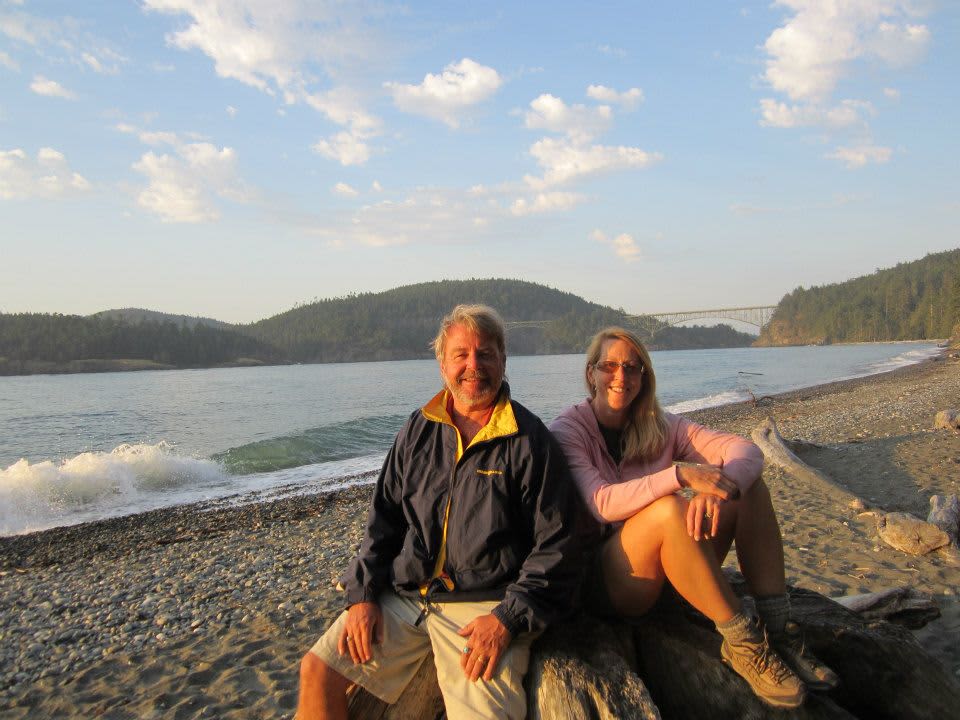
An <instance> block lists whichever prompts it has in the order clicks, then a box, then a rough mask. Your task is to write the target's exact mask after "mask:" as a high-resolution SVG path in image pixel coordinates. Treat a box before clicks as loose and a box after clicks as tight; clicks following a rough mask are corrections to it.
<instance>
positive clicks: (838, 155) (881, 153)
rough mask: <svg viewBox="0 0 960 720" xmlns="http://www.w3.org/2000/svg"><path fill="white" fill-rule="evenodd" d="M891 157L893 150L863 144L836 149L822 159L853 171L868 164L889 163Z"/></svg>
mask: <svg viewBox="0 0 960 720" xmlns="http://www.w3.org/2000/svg"><path fill="white" fill-rule="evenodd" d="M892 155H893V150H891V149H890V148H888V147H880V146H878V145H873V144H868V143H864V144H860V145H854V146H852V147H838V148H837V149H836V150H834V151H833V152H832V153H828V154H827V155H825V156H824V157H827V158H829V159H830V160H839V161H840V162H842V163H843V164H844V165H846V166H847V169H849V170H854V169H856V168H862V167H864V166H865V165H867V164H869V163H879V164H882V163H886V162H889V161H890V158H891V156H892Z"/></svg>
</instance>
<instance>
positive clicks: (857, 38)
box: [764, 0, 930, 102]
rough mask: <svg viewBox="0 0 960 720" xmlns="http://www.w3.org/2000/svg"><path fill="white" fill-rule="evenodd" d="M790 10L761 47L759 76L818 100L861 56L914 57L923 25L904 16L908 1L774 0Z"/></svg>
mask: <svg viewBox="0 0 960 720" xmlns="http://www.w3.org/2000/svg"><path fill="white" fill-rule="evenodd" d="M776 4H777V5H781V6H784V7H786V8H789V9H790V10H791V11H793V15H792V16H791V17H789V18H788V19H787V21H786V22H785V23H784V24H783V26H781V27H779V28H777V29H776V30H774V31H773V32H772V33H771V34H770V36H769V37H768V38H767V40H766V43H765V44H764V47H765V49H766V52H767V55H768V56H769V57H768V60H767V63H766V71H765V73H764V78H765V79H766V81H767V82H768V83H770V85H771V86H772V87H773V88H774V89H775V90H777V91H779V92H782V93H785V94H786V95H787V96H788V97H789V98H790V99H791V100H794V101H801V100H802V101H808V102H822V101H824V100H825V99H826V98H827V97H829V95H830V94H831V93H832V92H833V90H834V88H835V87H836V85H837V83H838V82H839V81H840V79H841V78H843V77H844V76H845V75H846V74H847V73H848V72H849V71H850V68H851V65H852V64H853V63H854V62H855V61H857V60H861V59H867V60H871V59H879V60H882V61H884V62H886V63H888V64H891V65H903V64H906V63H909V62H913V61H915V60H917V59H918V58H919V57H920V56H921V55H922V53H923V52H924V51H925V49H926V46H927V44H928V43H929V39H930V33H929V30H927V28H926V27H925V26H923V25H915V24H911V23H909V22H907V21H906V18H908V17H912V15H913V12H914V4H915V3H913V2H911V1H910V0H879V1H878V0H844V2H836V1H835V0H777V3H776Z"/></svg>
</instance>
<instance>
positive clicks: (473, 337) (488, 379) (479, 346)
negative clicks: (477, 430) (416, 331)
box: [440, 325, 506, 412]
mask: <svg viewBox="0 0 960 720" xmlns="http://www.w3.org/2000/svg"><path fill="white" fill-rule="evenodd" d="M505 369H506V358H505V357H503V356H502V355H501V354H500V350H499V349H498V348H497V343H496V342H495V341H494V340H493V339H491V338H488V337H486V336H485V335H480V334H478V333H475V332H474V331H473V330H471V329H470V328H468V327H465V326H463V325H453V326H452V327H451V328H450V330H449V331H448V332H447V342H446V345H445V346H444V349H443V357H442V358H441V359H440V374H441V375H442V376H443V380H444V382H445V383H446V385H447V389H448V390H449V391H450V393H451V394H452V395H453V404H454V407H455V408H456V409H457V410H458V411H459V412H468V411H471V410H483V409H486V408H488V407H490V405H492V404H493V402H494V400H496V397H497V393H498V392H499V391H500V384H501V383H502V382H503V374H504V371H505Z"/></svg>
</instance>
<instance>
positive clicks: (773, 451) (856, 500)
mask: <svg viewBox="0 0 960 720" xmlns="http://www.w3.org/2000/svg"><path fill="white" fill-rule="evenodd" d="M750 437H751V438H752V439H753V441H754V442H755V443H756V444H757V446H758V447H759V448H760V450H761V451H762V452H763V456H764V458H766V460H767V461H769V462H772V463H774V464H775V465H779V466H780V467H781V468H783V469H784V470H785V471H786V472H788V473H790V474H791V475H793V477H795V478H797V479H798V480H801V481H803V482H806V483H808V484H810V485H812V486H814V487H816V486H818V485H819V486H820V487H824V488H829V489H830V490H831V491H832V492H834V493H836V494H837V495H838V496H839V497H840V498H842V499H843V501H844V502H846V504H847V507H848V508H850V509H852V510H857V511H860V517H861V518H864V517H867V516H871V517H873V518H874V519H875V520H876V523H877V534H878V535H879V536H880V539H881V540H883V542H885V543H886V544H887V545H889V546H890V547H892V548H895V549H897V550H900V551H902V552H905V553H909V554H910V555H925V554H927V553H929V552H932V551H934V550H938V549H939V550H941V551H942V552H943V553H945V554H946V555H947V556H948V559H949V560H950V561H951V562H954V563H960V550H958V548H957V547H956V542H955V541H954V543H953V546H951V540H954V538H956V531H954V534H953V535H952V536H951V535H950V531H949V529H946V528H945V527H944V526H945V525H946V526H949V525H950V523H951V522H953V527H956V521H955V518H956V516H957V515H956V511H957V502H956V497H955V496H953V498H954V501H953V504H952V505H950V504H949V499H948V500H947V501H946V504H945V503H944V502H941V499H940V498H939V497H938V496H936V495H935V496H934V497H933V498H931V500H930V503H931V514H930V518H929V519H928V520H926V521H924V520H921V519H920V518H918V517H914V516H913V515H910V514H909V513H903V512H885V511H883V510H882V509H880V508H876V509H873V510H866V507H867V505H866V503H865V502H864V501H863V498H860V497H858V496H857V495H854V494H853V493H851V492H850V491H849V490H847V489H846V488H845V487H843V486H842V485H839V484H838V483H836V482H834V481H833V479H832V478H830V477H829V476H828V475H827V474H826V473H823V472H821V471H820V470H817V469H816V468H813V467H810V466H809V465H807V464H806V463H805V462H803V460H801V459H800V458H798V457H797V456H796V454H795V452H794V450H796V449H801V450H802V449H803V448H805V447H811V446H812V447H816V446H815V445H813V444H812V443H807V442H804V441H802V440H788V439H786V438H784V437H783V436H782V435H781V434H780V431H779V430H778V429H777V424H776V422H774V420H773V418H772V417H767V418H766V420H764V421H763V422H762V423H760V424H759V425H758V426H757V427H756V428H754V430H753V432H752V433H751V434H750ZM951 513H952V514H951Z"/></svg>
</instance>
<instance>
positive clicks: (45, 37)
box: [0, 3, 127, 75]
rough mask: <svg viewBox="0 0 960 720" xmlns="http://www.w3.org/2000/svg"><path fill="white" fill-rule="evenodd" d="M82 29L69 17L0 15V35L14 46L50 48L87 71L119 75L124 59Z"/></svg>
mask: <svg viewBox="0 0 960 720" xmlns="http://www.w3.org/2000/svg"><path fill="white" fill-rule="evenodd" d="M16 4H22V3H16ZM84 27H85V25H84V24H83V23H80V22H77V21H76V20H74V19H73V18H70V17H65V18H62V19H58V20H51V19H48V18H41V17H35V16H33V15H30V14H28V13H26V12H23V11H13V12H7V13H0V34H3V35H6V36H7V37H8V38H10V39H11V40H13V41H15V42H18V43H23V44H25V45H30V46H32V47H34V48H38V49H41V51H43V50H45V49H46V48H52V49H53V50H54V51H55V53H56V54H57V55H58V56H61V55H64V54H65V55H66V56H67V57H68V58H69V59H70V61H71V62H72V63H74V64H75V65H79V66H85V67H89V68H91V69H92V70H94V71H95V72H98V73H105V74H111V75H112V74H116V73H117V72H119V65H120V64H121V63H124V62H126V61H127V58H125V57H123V56H122V55H120V54H119V53H116V52H114V51H113V50H111V49H110V48H109V47H107V45H106V44H105V43H103V42H102V41H101V40H99V39H98V38H96V37H94V36H93V35H91V34H90V33H89V32H86V31H85V29H84ZM58 59H59V58H58Z"/></svg>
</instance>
